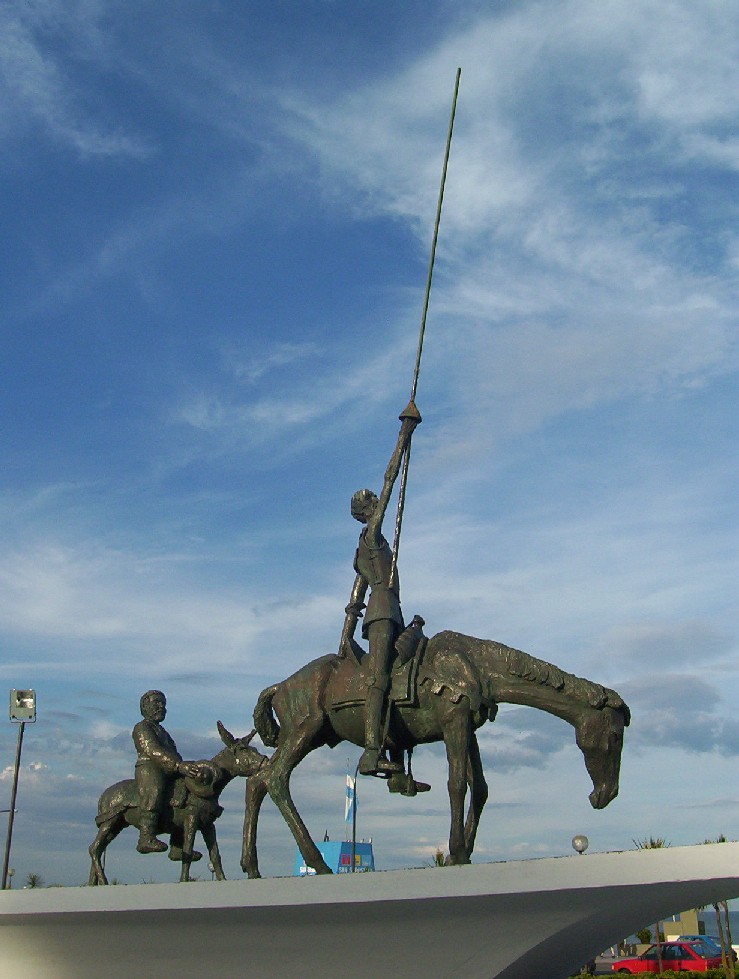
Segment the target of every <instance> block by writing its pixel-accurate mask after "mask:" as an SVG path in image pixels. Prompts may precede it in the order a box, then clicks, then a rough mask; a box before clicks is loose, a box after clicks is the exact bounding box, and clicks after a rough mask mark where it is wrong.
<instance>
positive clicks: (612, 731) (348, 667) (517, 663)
mask: <svg viewBox="0 0 739 979" xmlns="http://www.w3.org/2000/svg"><path fill="white" fill-rule="evenodd" d="M367 658H368V657H365V659H367ZM363 667H364V664H363V663H360V665H357V664H356V663H355V662H354V658H353V657H340V656H337V655H335V654H330V655H327V656H322V657H320V658H319V659H315V660H313V661H312V662H311V663H308V664H307V665H306V666H304V667H303V668H302V669H300V670H298V671H297V672H296V673H294V674H293V675H292V676H290V677H288V678H287V679H286V680H283V681H282V682H281V683H275V684H273V685H272V686H270V687H267V688H266V689H265V690H263V691H262V693H261V694H260V696H259V700H258V702H257V705H256V708H255V710H254V724H255V726H256V729H257V732H258V733H259V736H260V737H261V739H262V741H263V742H264V744H265V745H267V746H270V747H275V748H276V751H275V752H274V754H273V755H272V757H271V758H270V760H269V761H268V762H267V763H266V764H265V765H264V766H263V767H262V768H261V769H260V770H259V772H257V773H256V774H255V775H253V776H252V777H251V778H250V779H249V782H248V783H247V787H246V814H245V819H244V842H243V849H242V855H241V867H242V870H243V871H244V872H245V873H246V874H247V875H248V876H249V877H259V876H260V874H259V865H258V861H257V822H258V818H259V810H260V807H261V804H262V802H263V800H264V798H265V796H266V795H267V793H269V795H270V797H271V798H272V800H273V802H274V803H275V805H276V806H277V808H278V809H279V810H280V812H281V813H282V815H283V817H284V818H285V820H286V822H287V824H288V826H289V827H290V830H291V831H292V833H293V836H294V837H295V840H296V842H297V844H298V847H299V848H300V852H301V853H302V855H303V858H304V860H305V863H306V866H309V867H312V868H313V869H314V870H315V871H316V872H317V873H319V874H327V873H331V870H330V868H329V867H328V865H327V864H326V862H325V861H324V859H323V857H322V856H321V854H320V853H319V851H318V848H317V847H316V845H315V843H314V842H313V840H312V839H311V836H310V834H309V832H308V830H307V828H306V826H305V824H304V822H303V820H302V819H301V817H300V814H299V813H298V811H297V809H296V808H295V804H294V803H293V800H292V797H291V795H290V775H291V774H292V771H293V769H294V768H295V767H296V765H298V764H299V763H300V762H301V761H302V760H303V758H305V756H306V755H307V754H308V753H309V752H311V751H313V750H314V749H315V748H320V747H322V746H323V745H329V746H330V747H332V748H333V747H335V746H336V745H338V744H340V743H341V742H342V741H349V742H351V743H353V744H356V745H359V746H360V747H361V746H364V744H365V725H366V710H365V705H364V697H365V691H366V689H367V679H368V677H367V674H366V672H365V671H364V669H363ZM500 703H507V704H522V705H526V706H529V707H537V708H539V709H540V710H545V711H547V712H548V713H550V714H554V715H555V716H557V717H561V718H562V719H563V720H565V721H567V722H568V723H569V724H571V725H572V726H573V727H574V729H575V740H576V742H577V746H578V747H579V748H580V750H581V751H582V753H583V756H584V759H585V767H586V768H587V771H588V774H589V775H590V778H591V780H592V782H593V791H592V792H591V793H590V797H589V798H590V803H591V805H592V806H593V808H594V809H602V808H604V807H605V806H607V805H608V803H609V802H611V800H612V799H614V798H615V797H616V795H617V794H618V778H619V771H620V767H621V749H622V747H623V736H624V729H625V728H626V726H627V725H628V724H629V720H630V713H629V708H628V707H627V706H626V704H625V703H624V701H623V700H622V699H621V697H620V696H619V695H618V694H617V693H616V691H615V690H611V689H609V688H608V687H603V686H601V685H600V684H598V683H593V682H592V681H590V680H584V679H581V678H580V677H577V676H574V675H573V674H571V673H566V672H565V671H564V670H561V669H560V668H559V667H557V666H554V665H553V664H551V663H547V662H545V661H544V660H540V659H536V658H535V657H533V656H530V655H528V654H527V653H524V652H521V651H520V650H518V649H512V648H511V647H509V646H505V645H503V644H502V643H498V642H494V641H492V640H484V639H475V638H474V637H472V636H465V635H463V634H461V633H459V632H440V633H438V634H437V635H435V636H433V637H432V638H431V639H429V640H425V639H422V641H421V642H420V643H419V645H418V648H417V649H416V651H415V653H414V654H413V655H412V656H411V658H410V659H408V660H407V661H406V662H405V663H402V662H401V661H399V662H398V663H397V664H396V667H395V669H394V670H393V680H392V695H391V704H390V707H389V710H388V715H387V720H386V724H385V729H386V730H385V743H386V745H387V747H388V750H389V753H390V756H391V758H393V759H394V760H396V761H398V762H399V761H400V759H401V758H402V757H403V753H404V752H409V753H410V752H411V751H412V749H413V748H414V747H415V746H416V745H419V744H430V743H433V742H438V741H443V742H444V745H445V747H446V754H447V762H448V766H449V780H448V789H449V802H450V806H451V828H450V833H449V862H450V863H453V864H465V863H469V862H470V858H471V856H472V851H473V849H474V845H475V834H476V833H477V827H478V823H479V820H480V815H481V813H482V810H483V807H484V805H485V802H486V801H487V797H488V788H487V784H486V782H485V777H484V774H483V769H482V761H481V758H480V750H479V747H478V743H477V738H476V736H475V731H476V730H477V728H478V727H480V726H481V725H482V724H484V723H485V721H487V720H490V721H492V720H494V719H495V715H496V713H497V709H498V704H500ZM394 779H398V780H399V783H398V785H396V790H399V791H402V792H404V794H407V795H414V794H415V791H416V788H417V783H415V781H414V780H413V778H412V776H411V774H410V772H409V773H408V775H407V776H405V775H403V774H401V775H399V776H396V775H391V776H390V787H391V788H393V780H394ZM468 787H469V790H470V802H469V809H468V812H467V816H466V819H465V814H464V804H465V796H466V793H467V788H468Z"/></svg>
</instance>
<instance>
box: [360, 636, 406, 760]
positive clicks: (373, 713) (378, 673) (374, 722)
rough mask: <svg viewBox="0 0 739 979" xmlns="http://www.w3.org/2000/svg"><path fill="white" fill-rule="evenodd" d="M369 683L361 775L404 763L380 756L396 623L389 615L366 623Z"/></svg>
mask: <svg viewBox="0 0 739 979" xmlns="http://www.w3.org/2000/svg"><path fill="white" fill-rule="evenodd" d="M367 632H368V635H367V638H368V639H369V647H370V649H369V673H370V685H369V687H368V689H367V701H366V704H365V724H364V745H365V748H364V752H363V753H362V757H361V758H360V759H359V773H360V775H377V774H378V772H383V773H384V772H389V773H392V772H398V771H401V772H402V770H403V766H402V765H401V764H398V763H397V762H390V761H388V760H387V758H382V757H380V752H381V749H382V734H381V728H382V708H383V706H384V704H385V695H386V694H387V690H388V687H389V686H390V675H389V673H388V667H389V664H390V658H391V655H392V650H393V642H394V640H395V633H396V627H395V623H394V622H392V621H391V620H390V619H379V620H377V621H375V622H370V624H369V626H368V630H367Z"/></svg>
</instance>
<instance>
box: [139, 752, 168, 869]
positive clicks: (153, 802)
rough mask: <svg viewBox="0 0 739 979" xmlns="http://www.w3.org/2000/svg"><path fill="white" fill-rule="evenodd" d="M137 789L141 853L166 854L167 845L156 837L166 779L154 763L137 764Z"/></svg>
mask: <svg viewBox="0 0 739 979" xmlns="http://www.w3.org/2000/svg"><path fill="white" fill-rule="evenodd" d="M135 775H136V789H137V790H138V797H139V798H138V802H139V842H138V843H137V844H136V849H137V850H138V851H139V853H164V851H165V850H166V849H167V844H166V843H162V841H161V840H158V839H157V837H156V832H157V826H158V823H159V811H160V808H161V803H162V798H163V796H164V789H165V786H166V784H167V783H166V778H165V776H164V773H163V772H162V771H161V770H160V769H159V768H157V766H156V765H155V764H154V763H153V762H149V761H146V762H137V763H136V770H135Z"/></svg>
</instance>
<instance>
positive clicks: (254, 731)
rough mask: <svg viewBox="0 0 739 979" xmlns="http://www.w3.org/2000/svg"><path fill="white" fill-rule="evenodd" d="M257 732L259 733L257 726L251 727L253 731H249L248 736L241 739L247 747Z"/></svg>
mask: <svg viewBox="0 0 739 979" xmlns="http://www.w3.org/2000/svg"><path fill="white" fill-rule="evenodd" d="M256 733H257V729H256V728H255V727H253V728H252V729H251V731H249V733H248V734H247V736H246V737H245V738H242V739H241V740H242V742H243V744H244V746H245V747H246V745H248V744H249V742H250V741H251V739H252V738H253V737H254V735H255V734H256Z"/></svg>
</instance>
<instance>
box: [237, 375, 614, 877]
mask: <svg viewBox="0 0 739 979" xmlns="http://www.w3.org/2000/svg"><path fill="white" fill-rule="evenodd" d="M417 369H418V365H417ZM414 393H415V379H414ZM400 421H401V428H400V434H399V436H398V441H397V444H396V446H395V449H394V451H393V454H392V456H391V458H390V462H389V464H388V467H387V470H386V472H385V480H384V484H383V489H382V492H381V493H380V496H379V497H377V496H375V494H374V493H372V492H371V491H370V490H360V491H359V492H358V493H355V495H354V497H353V498H352V515H353V516H354V517H355V518H356V519H357V520H359V521H360V522H362V523H364V524H365V525H366V526H365V529H364V530H363V531H362V534H361V535H360V538H359V546H358V548H357V553H356V557H355V561H354V567H355V571H356V577H355V580H354V587H353V589H352V596H351V600H350V602H349V604H348V605H347V607H346V618H345V621H344V628H343V632H342V636H341V642H340V645H339V653H338V655H328V656H322V657H321V658H319V659H316V660H313V661H312V662H311V663H308V664H307V665H306V666H304V667H303V668H302V669H300V670H298V671H297V672H296V673H294V674H293V675H292V676H290V677H288V678H287V679H286V680H283V681H282V682H281V683H276V684H274V685H273V686H270V687H267V689H266V690H263V691H262V693H261V694H260V695H259V699H258V701H257V705H256V707H255V709H254V724H255V727H256V729H257V731H258V733H259V736H260V737H261V739H262V741H263V742H264V744H265V745H268V746H270V747H274V748H276V751H275V752H274V754H273V755H272V757H271V758H270V760H269V762H267V763H266V764H265V765H264V767H263V768H261V769H260V771H259V772H257V773H256V774H255V775H254V776H253V777H252V778H251V779H250V780H249V782H248V784H247V787H246V813H245V818H244V840H243V849H242V854H241V867H242V869H243V870H244V872H245V873H246V874H247V875H248V876H249V877H259V866H258V862H257V823H258V819H259V810H260V807H261V805H262V802H263V801H264V798H265V796H266V795H267V794H268V793H269V795H270V797H271V798H272V800H273V801H274V803H275V805H276V806H277V808H278V809H279V810H280V812H281V813H282V815H283V817H284V818H285V820H286V822H287V824H288V826H289V827H290V830H291V831H292V833H293V836H294V837H295V840H296V842H297V844H298V847H299V848H300V852H301V853H302V855H303V858H304V860H305V863H306V866H309V867H312V868H313V869H314V870H315V871H316V872H317V873H320V874H326V873H331V871H330V869H329V867H328V866H327V864H326V862H325V861H324V859H323V857H322V856H321V854H320V853H319V851H318V848H317V847H316V845H315V843H314V842H313V840H312V839H311V837H310V834H309V833H308V830H307V828H306V826H305V823H304V822H303V820H302V819H301V817H300V814H299V813H298V811H297V809H296V808H295V804H294V803H293V800H292V797H291V795H290V775H291V773H292V771H293V769H294V768H295V767H296V765H298V764H299V763H300V762H301V761H302V760H303V758H305V756H306V755H307V754H308V753H309V752H310V751H313V750H314V749H315V748H320V747H322V746H323V745H329V746H330V747H332V748H333V747H335V746H336V745H338V744H340V743H341V742H342V741H349V742H352V743H353V744H356V745H359V746H360V747H362V748H364V752H363V754H362V756H361V758H360V761H359V766H358V767H359V771H360V772H361V773H362V774H365V775H377V776H379V777H386V778H388V779H389V781H388V787H389V788H390V791H393V792H401V793H403V794H404V795H415V794H416V793H417V792H418V791H424V790H427V789H428V788H429V786H427V785H425V784H424V783H418V782H416V781H415V779H414V778H413V775H412V772H411V770H410V767H411V766H410V756H411V752H412V751H413V748H414V747H415V746H416V745H419V744H429V743H432V742H438V741H443V742H444V745H445V747H446V753H447V762H448V766H449V780H448V789H449V802H450V805H451V828H450V833H449V861H450V862H451V863H453V864H464V863H469V862H470V858H471V856H472V851H473V849H474V845H475V834H476V833H477V827H478V823H479V820H480V814H481V813H482V810H483V807H484V805H485V802H486V801H487V797H488V788H487V784H486V782H485V777H484V774H483V770H482V762H481V759H480V750H479V747H478V743H477V738H476V736H475V731H476V730H477V728H479V727H480V726H481V725H482V724H484V723H485V721H487V720H490V721H492V720H494V719H495V715H496V713H497V710H498V704H500V703H510V704H524V705H527V706H530V707H538V708H539V709H541V710H545V711H548V712H549V713H550V714H555V715H556V716H557V717H561V718H562V719H563V720H565V721H568V722H569V723H570V724H571V725H572V726H573V727H574V728H575V738H576V741H577V745H578V747H579V748H580V750H581V751H582V753H583V755H584V758H585V766H586V768H587V770H588V773H589V775H590V777H591V779H592V782H593V791H592V792H591V793H590V802H591V804H592V806H593V807H594V808H595V809H602V808H603V807H604V806H607V805H608V803H609V802H610V801H611V800H612V799H614V798H615V796H616V795H617V793H618V778H619V771H620V766H621V750H622V747H623V735H624V728H625V727H626V726H627V725H628V723H629V720H630V714H629V709H628V707H627V706H626V704H625V703H624V702H623V700H622V699H621V697H620V696H619V695H618V694H617V693H616V691H615V690H610V689H609V688H607V687H603V686H601V685H600V684H598V683H592V682H591V681H590V680H583V679H581V678H580V677H576V676H574V675H572V674H571V673H565V672H564V671H563V670H561V669H559V667H557V666H553V665H552V664H551V663H547V662H545V661H543V660H540V659H536V658H534V657H533V656H529V655H528V654H527V653H523V652H521V651H520V650H517V649H512V648H511V647H509V646H505V645H503V644H502V643H498V642H493V641H491V640H483V639H475V638H474V637H472V636H465V635H462V634H461V633H458V632H440V633H439V634H438V635H436V636H433V637H432V638H431V639H428V640H427V639H426V637H425V636H424V635H423V632H422V628H421V627H422V626H423V624H424V623H423V619H421V618H420V617H419V616H415V617H414V618H413V621H412V622H411V624H410V626H408V628H406V629H403V617H402V614H401V611H400V592H399V587H398V579H397V572H396V557H397V547H398V538H399V527H400V521H401V518H402V505H403V500H404V492H405V477H406V475H407V466H408V459H409V452H410V441H411V437H412V435H413V431H414V430H415V428H416V426H417V425H418V424H419V422H420V421H421V415H420V413H419V412H418V409H417V408H416V406H415V404H414V402H413V397H411V401H410V403H409V405H408V407H407V408H406V409H405V410H404V411H403V412H402V414H401V415H400ZM401 465H402V466H403V474H402V476H401V488H400V493H399V504H398V518H397V520H396V533H395V541H394V547H393V550H392V551H391V549H390V547H389V545H388V543H387V541H386V540H385V538H384V537H383V536H382V520H383V517H384V515H385V511H386V509H387V505H388V502H389V499H390V495H391V493H392V489H393V485H394V483H395V480H396V478H397V476H398V474H399V472H400V469H401ZM368 588H369V590H370V597H369V602H368V604H367V612H366V616H365V622H364V628H363V630H362V634H363V636H364V638H365V639H368V640H369V652H365V650H363V649H362V647H361V646H359V644H358V643H357V642H355V640H354V631H355V628H356V624H357V621H358V619H359V618H360V617H361V614H362V610H363V609H364V608H365V606H364V597H365V595H366V593H367V590H368ZM386 752H387V755H389V757H387V756H386ZM406 752H407V753H408V770H407V772H406V771H405V770H404V765H403V759H404V757H405V754H406ZM468 787H469V790H470V802H469V809H468V812H467V816H466V819H465V813H464V804H465V797H466V794H467V788H468Z"/></svg>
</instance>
